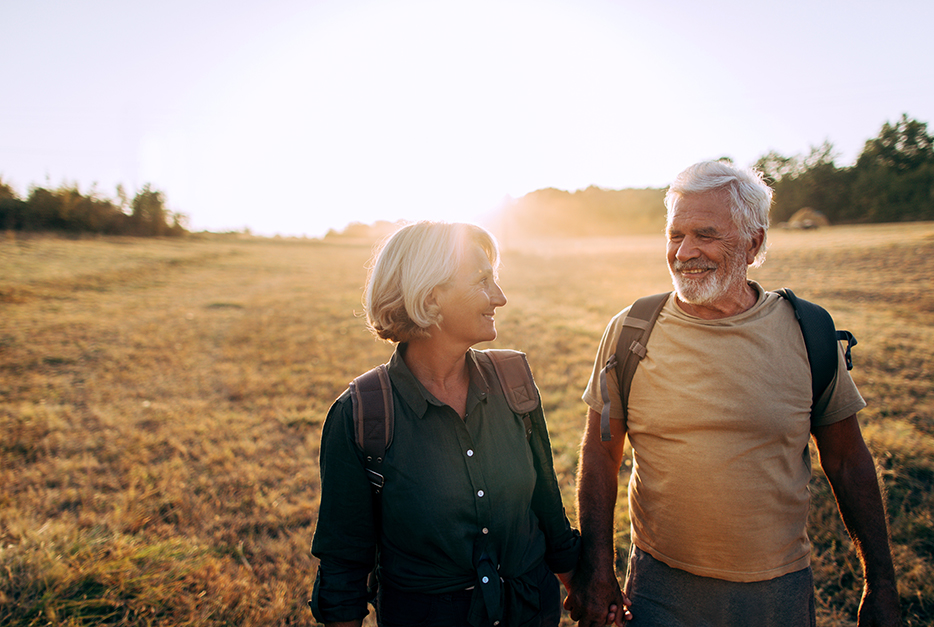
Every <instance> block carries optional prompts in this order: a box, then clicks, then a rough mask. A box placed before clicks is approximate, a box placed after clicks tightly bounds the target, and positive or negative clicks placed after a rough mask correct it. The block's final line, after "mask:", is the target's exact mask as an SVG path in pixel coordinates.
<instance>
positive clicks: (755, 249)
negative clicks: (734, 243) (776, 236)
mask: <svg viewBox="0 0 934 627" xmlns="http://www.w3.org/2000/svg"><path fill="white" fill-rule="evenodd" d="M764 242H765V231H763V230H762V229H759V230H758V231H756V232H755V233H754V234H753V236H752V237H751V238H749V246H748V247H747V248H746V265H747V266H748V265H749V264H751V263H752V262H753V261H755V260H756V255H758V254H759V251H760V250H762V244H763V243H764Z"/></svg>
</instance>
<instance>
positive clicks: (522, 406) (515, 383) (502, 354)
mask: <svg viewBox="0 0 934 627" xmlns="http://www.w3.org/2000/svg"><path fill="white" fill-rule="evenodd" d="M483 352H484V353H486V354H487V355H488V356H489V357H490V361H492V362H493V369H494V370H496V376H497V378H498V379H499V384H500V386H501V387H502V388H503V393H504V394H505V395H506V402H507V403H509V408H510V409H511V410H512V411H513V413H516V414H519V415H520V416H521V415H523V414H528V413H530V412H531V411H533V410H535V408H537V407H538V406H539V404H541V399H540V398H539V396H538V388H536V387H535V380H534V379H533V378H532V369H531V368H530V367H529V361H528V359H527V358H526V356H525V353H520V352H519V351H512V350H505V349H489V350H485V351H483Z"/></svg>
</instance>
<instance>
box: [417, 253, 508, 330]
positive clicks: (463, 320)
mask: <svg viewBox="0 0 934 627" xmlns="http://www.w3.org/2000/svg"><path fill="white" fill-rule="evenodd" d="M432 296H433V297H434V298H435V302H437V304H438V306H440V307H441V318H442V320H441V322H440V323H439V324H438V329H439V330H440V333H441V337H443V338H445V339H447V340H449V341H451V342H456V343H463V344H466V345H467V347H468V348H469V347H470V346H473V345H474V344H476V343H477V342H489V341H492V340H495V339H496V325H495V323H494V321H493V313H494V310H495V309H496V308H497V307H502V306H503V305H505V304H506V296H505V295H504V294H503V290H501V289H500V287H499V285H497V283H496V280H495V278H494V275H493V267H492V266H491V265H490V260H489V259H488V258H487V256H486V253H484V252H483V249H482V248H480V246H478V245H476V244H474V245H472V246H471V247H470V248H468V250H467V252H466V254H465V255H464V260H463V261H462V262H461V265H460V267H459V268H458V270H457V274H455V275H454V278H453V279H451V280H450V281H449V282H447V283H445V284H443V285H439V286H438V287H436V288H435V289H434V290H433V291H432ZM432 335H433V336H434V335H435V332H432Z"/></svg>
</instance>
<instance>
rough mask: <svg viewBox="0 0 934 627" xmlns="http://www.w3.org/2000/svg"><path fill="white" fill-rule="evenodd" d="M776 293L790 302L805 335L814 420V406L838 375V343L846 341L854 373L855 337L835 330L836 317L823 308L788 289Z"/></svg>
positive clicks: (848, 365)
mask: <svg viewBox="0 0 934 627" xmlns="http://www.w3.org/2000/svg"><path fill="white" fill-rule="evenodd" d="M775 291H776V293H777V294H779V295H781V296H782V297H783V298H785V299H786V300H788V302H789V303H791V306H792V307H793V308H794V310H795V318H797V320H798V324H799V325H800V326H801V335H803V336H804V345H805V348H807V353H808V363H809V364H810V367H811V416H812V418H813V412H814V406H815V405H816V404H817V401H818V399H819V398H820V397H821V395H822V394H823V393H824V390H826V389H827V386H828V385H830V382H831V381H833V378H834V375H835V374H836V372H837V342H840V341H846V350H845V353H844V357H845V358H846V368H847V370H852V368H853V357H852V355H851V353H850V349H851V348H852V347H854V346H856V338H855V337H853V334H852V333H850V332H849V331H842V330H841V331H838V330H836V328H835V327H834V323H833V318H832V317H831V316H830V314H829V313H828V312H827V310H826V309H824V308H823V307H821V306H820V305H816V304H814V303H812V302H810V301H807V300H804V299H803V298H798V297H797V296H795V293H794V292H792V291H791V290H790V289H788V288H787V287H783V288H781V289H778V290H775Z"/></svg>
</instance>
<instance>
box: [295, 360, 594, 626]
mask: <svg viewBox="0 0 934 627" xmlns="http://www.w3.org/2000/svg"><path fill="white" fill-rule="evenodd" d="M404 350H405V346H404V345H402V346H400V347H399V348H398V349H397V350H396V352H395V353H394V354H393V356H392V359H391V360H390V362H389V367H388V370H389V376H390V379H391V381H392V388H393V403H394V413H395V423H394V435H393V441H392V444H391V445H390V447H389V448H388V449H387V451H386V455H385V459H384V462H383V464H382V467H383V474H384V476H385V486H384V488H383V493H382V497H381V499H382V527H381V529H377V528H376V525H375V524H374V518H373V502H372V496H371V487H370V484H369V482H368V481H367V477H366V474H365V472H364V465H363V453H362V451H361V450H360V449H359V447H358V446H357V445H356V443H355V441H354V426H353V412H352V404H351V399H350V396H349V393H348V392H344V394H342V395H341V396H340V398H338V399H337V401H336V402H335V403H334V405H333V406H332V407H331V409H330V411H329V412H328V416H327V419H326V421H325V424H324V430H323V432H322V436H321V453H320V464H321V504H320V507H319V511H318V525H317V529H316V531H315V536H314V542H313V544H312V553H313V554H314V555H315V556H317V557H318V558H319V559H320V565H319V568H318V576H317V579H316V581H315V590H314V593H313V595H312V601H311V606H312V610H313V611H314V614H315V616H316V618H317V619H318V620H320V621H323V622H332V621H345V620H355V619H358V618H361V617H363V616H365V615H366V613H367V610H366V602H367V592H366V578H367V574H368V573H369V572H370V570H372V568H373V563H374V560H375V555H376V547H377V544H378V546H379V568H378V573H379V577H380V581H381V585H386V586H389V587H391V588H397V589H400V590H403V591H410V592H422V593H444V592H453V591H457V590H464V589H467V588H470V587H472V586H477V587H478V589H479V588H480V587H481V586H480V583H479V582H480V581H481V580H482V579H483V577H484V576H485V575H478V570H480V571H484V572H485V573H486V574H489V572H488V570H487V569H485V568H484V565H483V564H481V563H480V562H481V561H482V560H481V558H486V560H485V561H486V565H487V567H488V566H489V564H490V563H492V564H494V565H495V568H497V570H498V574H499V577H500V578H502V581H503V587H504V591H505V598H506V599H507V605H508V604H509V601H508V599H510V598H511V597H510V595H511V594H512V595H513V596H515V594H517V593H516V590H521V589H522V588H523V587H526V586H527V585H528V581H527V579H524V577H525V576H526V575H527V574H529V573H530V571H532V570H533V569H534V568H535V567H536V566H539V565H540V564H541V562H542V560H543V559H544V560H545V561H546V563H547V565H548V566H549V568H551V570H552V571H553V572H567V571H569V570H571V569H572V568H574V566H575V565H576V563H577V556H578V553H579V550H580V538H579V534H578V533H577V531H576V530H574V529H572V528H571V526H570V524H569V523H568V519H567V516H566V515H565V511H564V506H563V504H562V501H561V493H560V491H559V489H558V483H557V478H556V477H555V472H554V465H553V460H552V455H551V444H550V441H549V438H548V432H547V428H546V425H545V418H544V414H543V413H542V409H541V405H539V407H538V408H537V409H536V410H535V411H533V412H532V414H531V415H530V417H531V419H532V435H531V437H529V438H527V437H526V432H525V428H524V425H523V422H522V418H521V417H520V416H517V415H516V414H514V413H513V412H512V411H511V410H510V409H509V406H508V404H507V402H506V398H505V397H504V395H503V392H502V389H501V388H500V384H499V381H498V379H497V377H496V374H495V371H494V370H493V366H492V363H491V362H490V360H489V357H487V356H486V355H485V354H484V353H483V352H482V351H475V350H472V349H471V350H470V351H468V353H467V355H466V359H467V365H468V371H469V375H470V386H469V389H468V393H467V415H466V417H465V418H463V419H462V418H461V417H460V416H458V415H457V413H456V412H455V411H454V410H453V409H452V408H451V407H449V406H447V405H445V404H443V403H441V402H440V401H438V400H437V399H436V398H435V397H434V396H433V395H432V394H431V393H429V392H428V390H427V389H425V387H424V386H423V385H422V384H421V383H420V382H419V381H418V380H417V379H416V378H415V376H414V375H413V374H412V373H411V371H410V370H409V369H408V367H407V366H406V365H405V362H404V361H403V359H402V354H403V352H404ZM495 583H496V584H497V585H499V582H498V581H497V582H495ZM518 594H520V595H521V593H518ZM486 605H487V606H489V605H490V603H489V602H488V603H487V604H486ZM516 605H520V604H519V603H516ZM517 609H518V608H511V609H510V611H511V612H515V611H517ZM487 610H488V611H493V610H492V608H489V607H487ZM516 618H518V617H516Z"/></svg>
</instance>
